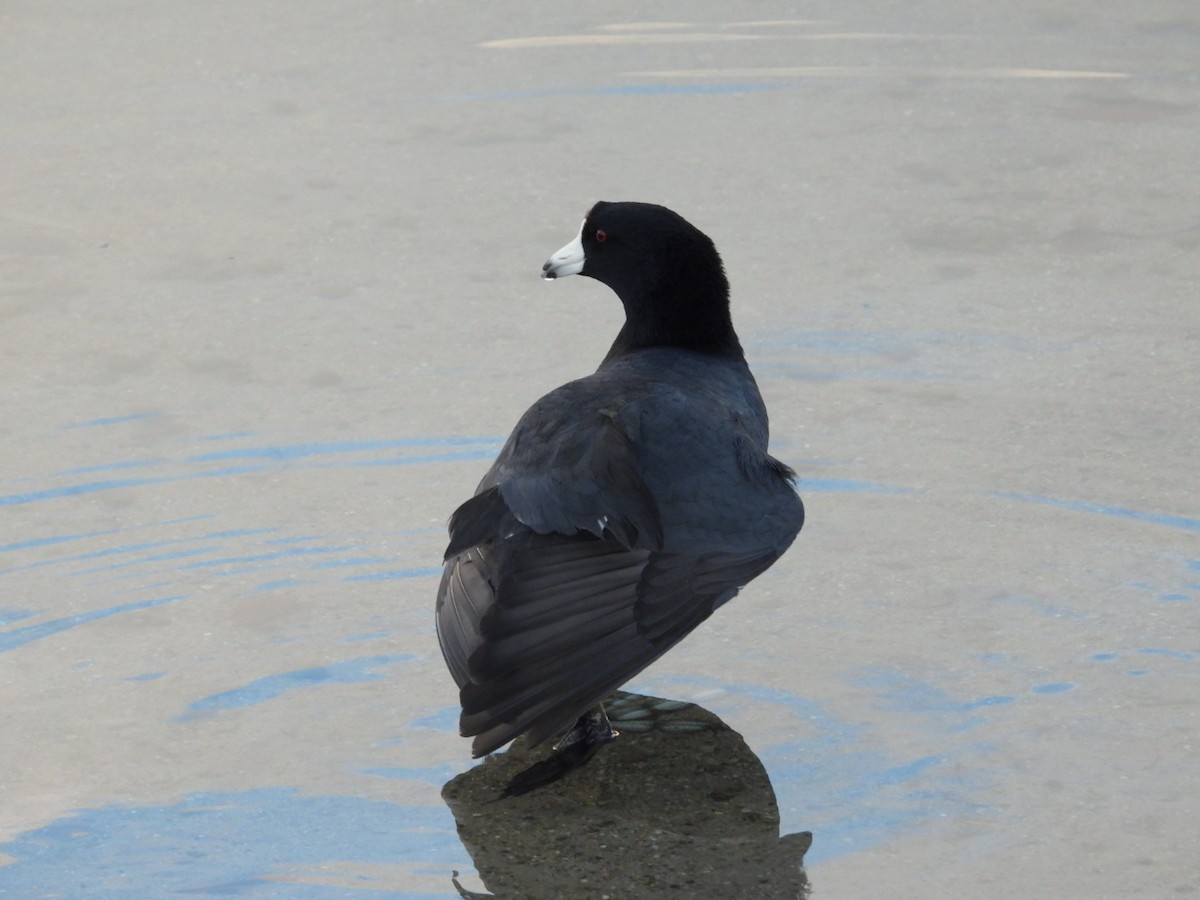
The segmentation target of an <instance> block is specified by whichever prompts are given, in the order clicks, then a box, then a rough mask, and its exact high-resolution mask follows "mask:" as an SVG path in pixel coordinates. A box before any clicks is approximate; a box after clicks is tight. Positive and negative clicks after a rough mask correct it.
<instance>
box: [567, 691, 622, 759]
mask: <svg viewBox="0 0 1200 900" xmlns="http://www.w3.org/2000/svg"><path fill="white" fill-rule="evenodd" d="M620 733H621V732H619V731H617V730H616V729H614V728H613V727H612V723H611V722H609V721H608V713H606V712H605V711H604V704H603V703H597V704H596V706H595V708H593V709H589V710H588V711H587V712H585V713H584V714H583V715H582V716H580V717H579V718H578V719H576V720H575V724H574V725H572V726H571V730H570V731H568V732H567V733H566V734H565V735H563V736H562V738H561V739H560V740H559V742H558V743H557V744H555V745H554V749H555V750H556V751H558V752H562V751H564V750H569V749H571V748H572V747H574V746H575V745H576V744H580V743H582V744H583V746H584V747H599V746H600V745H601V744H607V743H608V742H609V741H615V740H616V739H617V736H618V735H620Z"/></svg>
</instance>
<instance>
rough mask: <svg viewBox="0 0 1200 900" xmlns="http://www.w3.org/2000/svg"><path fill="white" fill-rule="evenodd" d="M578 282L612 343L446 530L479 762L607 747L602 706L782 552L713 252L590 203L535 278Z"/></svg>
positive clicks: (695, 235)
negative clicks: (587, 288) (609, 329)
mask: <svg viewBox="0 0 1200 900" xmlns="http://www.w3.org/2000/svg"><path fill="white" fill-rule="evenodd" d="M574 274H581V275H588V276H590V277H592V278H595V279H596V280H598V281H601V282H603V283H604V284H607V285H608V286H609V287H611V288H612V289H613V290H614V291H615V292H616V293H617V296H618V297H620V298H621V303H622V304H623V305H624V307H625V324H624V326H623V327H622V328H621V331H620V333H618V334H617V338H616V340H615V341H613V344H612V347H611V348H610V349H609V351H608V354H607V355H606V356H605V357H604V361H603V362H602V363H601V364H600V368H599V369H597V370H596V372H595V373H593V374H591V375H589V376H587V377H586V378H581V379H579V380H578V381H572V382H570V383H569V384H565V385H563V386H562V387H560V388H558V389H557V390H554V391H551V392H550V393H549V394H547V395H546V396H545V397H543V398H542V399H540V400H538V401H537V403H535V404H534V405H533V406H532V407H531V408H530V409H529V411H528V412H526V413H525V415H524V416H522V417H521V420H520V421H519V422H518V423H517V427H516V428H515V429H514V430H513V433H512V435H511V436H510V437H509V439H508V442H507V443H506V444H505V445H504V448H503V449H502V450H501V451H500V455H499V457H497V459H496V462H495V463H494V464H493V465H492V467H491V469H489V470H488V473H487V474H486V475H485V476H484V477H483V481H481V482H480V483H479V487H478V489H477V490H476V492H475V496H474V497H472V498H471V499H470V500H468V501H467V502H466V503H464V504H462V506H460V507H459V508H458V509H457V510H456V511H455V512H454V514H453V515H452V516H451V517H450V544H449V546H448V547H447V549H446V557H445V571H444V573H443V575H442V582H441V586H440V587H439V588H438V599H437V631H438V640H439V642H440V644H441V648H442V655H443V656H444V657H445V658H446V664H447V665H448V666H449V668H450V672H451V674H452V675H453V676H454V680H455V681H456V682H457V683H458V687H459V689H460V691H459V698H460V700H461V702H462V717H461V719H460V722H459V724H460V729H461V731H462V734H463V735H464V736H466V737H470V736H474V738H475V740H474V742H473V743H472V750H473V752H474V755H475V756H482V755H484V754H485V753H490V752H491V751H493V750H495V749H497V748H498V747H500V746H501V745H503V744H505V743H507V742H508V741H510V740H512V739H513V738H515V737H517V736H518V735H520V734H522V733H525V732H528V735H529V739H530V740H531V741H533V742H534V743H537V742H539V741H541V740H544V739H545V738H547V737H550V736H551V735H554V734H557V733H559V732H562V731H565V730H566V729H568V728H569V727H571V726H572V723H575V728H574V729H573V730H572V731H571V733H570V735H568V738H567V739H564V741H563V742H560V745H559V746H562V745H563V744H564V743H571V742H575V741H580V740H582V741H584V742H590V743H596V742H602V741H603V740H606V739H609V738H611V737H612V736H613V734H614V733H613V732H612V731H611V730H610V729H609V727H608V721H607V718H605V716H604V714H603V707H602V706H600V704H601V701H603V699H604V698H605V697H606V696H607V695H608V694H610V693H611V692H612V691H614V690H616V689H617V688H618V687H620V686H621V685H622V684H624V683H625V682H626V681H627V680H629V679H630V678H632V677H633V676H634V675H636V674H637V673H638V672H640V671H641V670H642V669H644V668H645V667H646V666H648V665H650V663H652V662H654V660H656V659H658V657H660V656H661V655H662V654H663V653H665V652H666V651H667V650H669V649H670V648H671V647H672V646H674V645H675V644H676V643H678V642H679V641H680V640H681V639H682V638H683V637H684V636H685V635H686V634H688V633H689V632H690V631H691V630H692V629H693V628H695V627H696V626H697V625H699V624H700V623H701V622H703V621H704V620H705V619H706V618H708V617H709V616H710V615H711V614H712V612H713V610H715V609H716V608H717V607H719V606H721V605H722V604H723V603H725V602H726V601H728V600H730V599H731V598H732V597H733V596H734V595H735V594H736V593H737V592H738V590H739V589H740V588H741V587H742V585H744V584H746V583H747V582H748V581H750V579H752V578H754V577H755V576H756V575H759V574H761V573H762V572H764V571H765V570H766V569H767V568H768V567H769V566H770V565H771V564H772V563H773V562H775V560H776V559H778V558H779V556H780V554H782V553H783V552H784V551H785V550H786V549H787V548H788V546H789V545H790V544H791V543H792V541H793V540H794V539H795V537H796V534H797V533H798V532H799V531H800V526H801V525H802V524H803V522H804V506H803V505H802V504H801V502H800V498H799V496H798V495H797V494H796V491H795V488H794V486H793V485H794V479H795V473H794V472H793V471H792V470H791V469H790V468H788V467H787V466H786V465H784V464H783V463H781V462H779V461H778V460H776V459H774V458H772V457H771V456H769V455H768V454H767V411H766V408H765V407H764V406H763V401H762V397H761V396H760V395H759V392H758V386H757V385H756V384H755V382H754V377H753V376H752V375H751V374H750V369H749V368H748V367H747V365H746V360H745V357H744V356H743V354H742V347H741V344H740V343H739V342H738V338H737V335H736V334H735V333H734V330H733V324H732V322H731V320H730V316H729V282H728V281H727V280H726V278H725V272H724V268H723V267H722V265H721V258H720V256H718V254H717V250H716V248H715V247H714V246H713V243H712V241H711V240H709V238H708V237H706V236H705V235H704V234H702V233H701V232H700V231H699V230H698V229H696V228H695V227H694V226H692V225H691V224H689V223H688V222H686V221H684V219H683V218H681V217H680V216H679V215H677V214H676V213H674V212H672V211H671V210H669V209H666V208H665V207H662V206H656V205H652V204H648V203H607V202H600V203H597V204H596V205H595V206H593V207H592V209H591V211H590V212H588V214H587V218H586V219H585V220H584V222H583V227H582V228H581V229H580V232H579V235H578V237H576V238H575V239H574V240H573V241H571V243H569V244H567V245H566V246H565V247H563V248H562V249H561V250H559V251H558V252H557V253H555V254H554V255H553V256H551V257H550V259H549V260H547V261H546V264H545V265H544V266H543V267H542V277H543V278H561V277H562V276H565V275H574Z"/></svg>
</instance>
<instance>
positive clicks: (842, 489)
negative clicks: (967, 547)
mask: <svg viewBox="0 0 1200 900" xmlns="http://www.w3.org/2000/svg"><path fill="white" fill-rule="evenodd" d="M798 487H799V490H800V493H801V494H803V493H805V492H807V491H812V492H815V493H831V494H891V495H895V496H910V495H912V494H916V493H919V492H918V491H916V490H914V489H913V488H903V487H894V486H892V485H889V484H878V483H876V482H873V481H851V480H847V479H844V478H807V477H803V476H802V477H801V478H800V480H799V484H798Z"/></svg>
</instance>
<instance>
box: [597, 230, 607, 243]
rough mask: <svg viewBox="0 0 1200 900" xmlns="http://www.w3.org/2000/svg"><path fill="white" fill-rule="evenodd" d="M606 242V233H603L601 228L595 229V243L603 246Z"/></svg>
mask: <svg viewBox="0 0 1200 900" xmlns="http://www.w3.org/2000/svg"><path fill="white" fill-rule="evenodd" d="M607 240H608V232H607V231H605V230H604V229H603V228H597V229H596V243H597V244H603V243H604V242H605V241H607Z"/></svg>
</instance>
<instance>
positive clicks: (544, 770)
mask: <svg viewBox="0 0 1200 900" xmlns="http://www.w3.org/2000/svg"><path fill="white" fill-rule="evenodd" d="M618 734H620V732H618V731H616V730H614V729H613V727H612V723H610V722H609V721H608V714H607V713H605V712H604V704H603V703H601V704H598V705H597V706H596V708H595V709H589V710H588V711H587V712H585V713H584V714H583V715H582V716H580V717H579V718H578V719H576V721H575V724H574V725H572V726H571V730H570V731H568V732H567V733H566V734H565V735H564V736H563V738H562V740H560V741H559V742H558V743H557V744H555V745H554V752H553V753H551V754H550V755H549V756H548V757H547V758H546V759H543V760H541V761H539V762H536V763H534V764H533V765H532V766H530V767H529V768H528V769H525V770H524V771H522V772H518V773H517V774H516V775H514V776H513V778H512V780H511V781H509V783H508V786H507V787H506V788H505V789H504V790H503V792H501V794H500V797H498V798H497V799H501V798H503V797H516V796H519V795H521V794H528V793H529V792H530V791H532V790H534V789H536V788H539V787H543V786H545V785H547V784H551V783H553V782H555V781H558V779H560V778H562V777H563V776H564V775H566V774H567V773H568V772H573V771H574V770H575V769H578V768H579V767H580V766H582V765H583V764H584V763H586V762H587V761H588V760H589V759H591V758H592V756H593V755H595V753H596V751H597V750H599V749H600V747H601V746H603V745H604V744H607V743H608V742H609V741H614V740H616V738H617V735H618Z"/></svg>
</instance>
